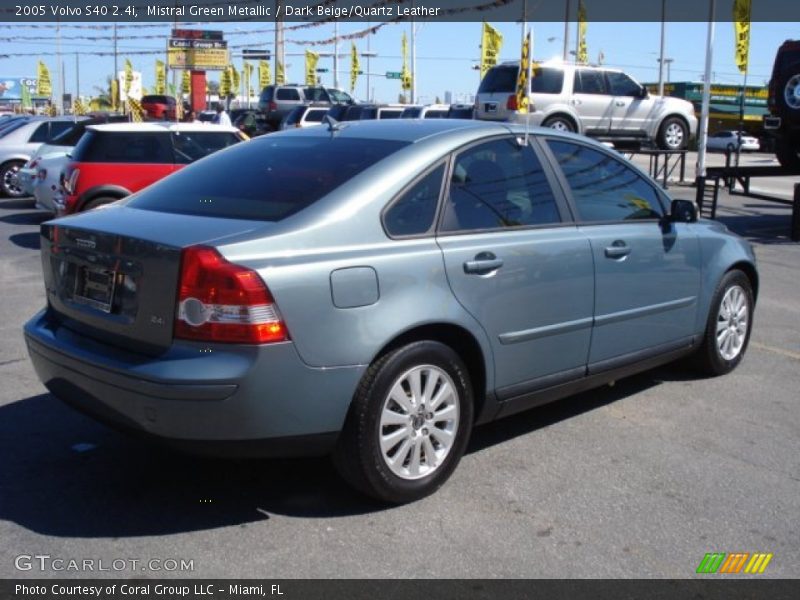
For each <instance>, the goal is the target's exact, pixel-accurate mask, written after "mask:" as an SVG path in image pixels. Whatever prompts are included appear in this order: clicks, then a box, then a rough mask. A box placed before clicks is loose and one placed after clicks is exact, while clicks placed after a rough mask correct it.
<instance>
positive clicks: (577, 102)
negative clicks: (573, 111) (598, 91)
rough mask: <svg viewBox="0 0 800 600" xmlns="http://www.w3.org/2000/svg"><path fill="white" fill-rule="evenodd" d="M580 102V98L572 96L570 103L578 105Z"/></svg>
mask: <svg viewBox="0 0 800 600" xmlns="http://www.w3.org/2000/svg"><path fill="white" fill-rule="evenodd" d="M581 103H582V102H581V100H580V99H578V98H573V99H572V105H573V106H578V105H579V104H581Z"/></svg>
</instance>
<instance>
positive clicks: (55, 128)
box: [48, 121, 75, 141]
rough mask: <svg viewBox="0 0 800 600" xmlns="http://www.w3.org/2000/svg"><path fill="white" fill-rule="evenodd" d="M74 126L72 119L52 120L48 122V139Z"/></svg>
mask: <svg viewBox="0 0 800 600" xmlns="http://www.w3.org/2000/svg"><path fill="white" fill-rule="evenodd" d="M74 126H75V123H74V122H73V121H52V122H51V123H50V135H49V137H48V141H49V140H52V139H53V138H56V137H58V136H59V135H61V134H62V133H64V132H65V131H67V130H69V129H72V128H73V127H74Z"/></svg>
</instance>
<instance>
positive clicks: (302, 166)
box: [128, 135, 408, 221]
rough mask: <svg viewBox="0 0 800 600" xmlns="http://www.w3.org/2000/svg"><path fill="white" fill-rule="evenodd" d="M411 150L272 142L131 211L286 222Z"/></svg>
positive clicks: (235, 151)
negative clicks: (377, 165)
mask: <svg viewBox="0 0 800 600" xmlns="http://www.w3.org/2000/svg"><path fill="white" fill-rule="evenodd" d="M407 145H408V143H407V142H399V141H395V140H373V139H361V138H340V137H336V136H329V135H325V136H283V135H274V136H266V137H262V138H257V139H256V140H253V141H250V142H247V143H246V144H237V145H236V146H234V147H233V148H230V149H228V150H225V151H224V152H220V153H218V154H213V155H211V156H209V157H208V158H206V159H204V160H201V161H199V162H197V163H195V164H192V165H189V166H188V167H186V168H184V169H181V170H180V171H178V172H177V173H175V174H174V175H172V176H170V177H167V178H166V179H162V180H161V181H159V182H158V183H156V184H155V185H153V186H150V187H149V188H147V189H146V190H144V191H142V192H139V194H137V196H136V197H135V198H134V199H133V200H131V201H130V202H129V204H128V206H131V207H134V208H141V209H144V210H154V211H159V212H168V213H177V214H188V215H202V216H208V217H223V218H231V219H254V220H261V221H280V220H281V219H284V218H286V217H288V216H290V215H293V214H295V213H297V212H299V211H301V210H303V209H304V208H306V207H308V206H310V205H311V204H313V203H314V202H316V201H317V200H319V199H320V198H322V197H323V196H326V195H327V194H329V193H330V192H332V191H333V190H335V189H336V188H338V187H339V186H341V185H342V184H344V183H346V182H347V181H349V180H350V179H352V178H353V177H355V176H356V175H358V174H360V173H361V172H362V171H364V170H365V169H368V168H369V167H371V166H372V165H374V164H375V163H377V162H378V161H380V160H382V159H384V158H386V157H387V156H389V155H390V154H392V153H394V152H397V151H398V150H400V149H401V148H404V147H406V146H407Z"/></svg>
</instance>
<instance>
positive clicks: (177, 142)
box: [172, 131, 239, 164]
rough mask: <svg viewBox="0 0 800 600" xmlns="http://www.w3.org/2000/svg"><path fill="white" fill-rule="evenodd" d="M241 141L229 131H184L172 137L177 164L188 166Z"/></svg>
mask: <svg viewBox="0 0 800 600" xmlns="http://www.w3.org/2000/svg"><path fill="white" fill-rule="evenodd" d="M238 141H239V138H237V137H236V135H235V134H234V133H231V132H229V131H225V132H222V131H220V132H214V131H183V132H180V133H174V134H173V135H172V143H173V147H174V149H175V162H177V163H181V164H186V163H190V162H194V161H196V160H199V159H201V158H203V157H204V156H208V155H209V154H211V153H212V152H216V151H217V150H222V149H223V148H227V147H228V146H233V145H234V144H235V143H237V142H238Z"/></svg>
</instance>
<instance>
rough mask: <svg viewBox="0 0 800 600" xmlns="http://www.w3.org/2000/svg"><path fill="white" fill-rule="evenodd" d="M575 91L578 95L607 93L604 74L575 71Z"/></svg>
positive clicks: (581, 70) (583, 70)
mask: <svg viewBox="0 0 800 600" xmlns="http://www.w3.org/2000/svg"><path fill="white" fill-rule="evenodd" d="M573 91H574V93H576V94H605V93H607V92H606V82H605V80H604V79H603V74H602V73H601V72H600V71H592V70H589V69H578V70H577V71H575V89H574V90H573Z"/></svg>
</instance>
